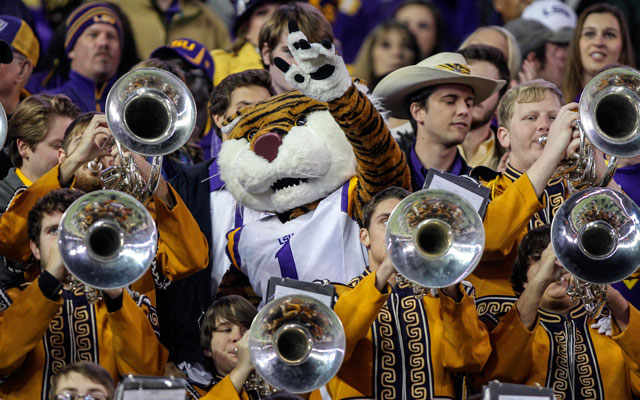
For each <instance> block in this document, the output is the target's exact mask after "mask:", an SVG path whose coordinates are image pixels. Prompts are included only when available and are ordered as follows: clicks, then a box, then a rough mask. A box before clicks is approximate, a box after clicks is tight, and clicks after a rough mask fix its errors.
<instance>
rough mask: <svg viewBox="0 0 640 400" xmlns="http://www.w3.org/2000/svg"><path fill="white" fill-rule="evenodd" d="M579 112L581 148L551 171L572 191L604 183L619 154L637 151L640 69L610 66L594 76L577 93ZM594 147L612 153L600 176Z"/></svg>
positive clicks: (639, 147)
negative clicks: (581, 90) (566, 183)
mask: <svg viewBox="0 0 640 400" xmlns="http://www.w3.org/2000/svg"><path fill="white" fill-rule="evenodd" d="M579 115H580V119H579V120H578V121H577V123H576V125H577V128H578V130H579V132H580V150H579V151H578V152H577V153H576V154H574V157H573V158H570V159H567V160H564V161H563V162H562V163H561V165H560V166H559V167H558V168H557V169H556V172H555V173H554V178H558V177H563V178H565V179H567V180H568V181H569V183H570V185H569V189H570V191H571V192H575V191H578V190H581V189H585V188H588V187H595V186H607V184H608V183H609V181H610V180H611V178H612V177H613V174H614V173H615V171H616V168H617V166H618V157H634V156H637V155H640V71H637V70H635V69H632V68H628V67H619V68H611V69H608V70H606V71H604V72H601V73H599V74H598V75H596V76H595V77H593V78H592V79H591V80H590V81H589V82H588V83H587V85H586V86H585V88H584V90H583V92H582V95H581V97H580V107H579ZM587 139H588V140H589V142H590V143H591V144H588V143H587ZM546 140H547V136H546V135H543V136H541V137H540V139H539V141H540V143H541V144H543V145H544V144H546ZM594 147H595V148H596V149H598V150H600V151H602V152H603V153H604V154H608V155H610V156H613V157H611V159H610V160H609V163H608V165H607V169H606V171H605V173H604V175H603V177H602V178H600V179H598V178H597V176H596V170H595V161H594V150H593V148H594Z"/></svg>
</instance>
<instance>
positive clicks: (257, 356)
mask: <svg viewBox="0 0 640 400" xmlns="http://www.w3.org/2000/svg"><path fill="white" fill-rule="evenodd" d="M345 340H346V339H345V335H344V329H343V327H342V323H341V322H340V319H339V318H338V316H337V315H336V313H335V312H333V310H332V309H331V308H329V307H328V306H326V305H325V304H324V303H322V302H320V301H318V300H316V299H314V298H312V297H309V296H306V295H289V296H283V297H279V298H277V299H274V300H272V301H270V302H269V303H267V304H266V305H265V306H264V307H263V308H262V309H261V310H260V312H259V313H258V315H256V317H255V319H254V320H253V323H252V324H251V329H250V331H249V351H250V353H251V361H252V362H253V365H254V366H255V369H256V372H257V373H258V374H259V375H260V376H261V377H262V378H263V379H264V380H265V381H266V382H267V383H269V384H270V385H271V386H273V387H274V388H277V389H283V390H286V391H289V392H291V393H307V392H311V391H313V390H315V389H318V388H320V387H322V386H324V385H325V384H326V383H327V382H329V380H330V379H331V378H332V377H333V376H334V375H335V374H336V373H337V372H338V369H339V368H340V365H341V364H342V360H343V358H344V352H345V346H346V341H345Z"/></svg>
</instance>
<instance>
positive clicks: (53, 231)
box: [31, 211, 62, 266]
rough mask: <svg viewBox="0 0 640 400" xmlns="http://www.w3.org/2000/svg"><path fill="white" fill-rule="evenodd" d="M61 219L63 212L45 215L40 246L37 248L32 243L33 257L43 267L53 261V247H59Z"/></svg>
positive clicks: (40, 234) (41, 228)
mask: <svg viewBox="0 0 640 400" xmlns="http://www.w3.org/2000/svg"><path fill="white" fill-rule="evenodd" d="M61 219H62V213H61V212H57V211H56V212H54V213H52V214H44V215H43V216H42V223H41V224H40V233H39V236H38V238H39V240H40V244H39V245H38V246H36V245H35V243H33V242H31V243H32V245H31V251H32V252H33V256H34V257H35V258H36V259H37V260H40V265H42V266H45V265H48V263H49V260H50V259H51V252H52V251H55V250H54V247H53V246H57V245H58V225H59V224H60V220H61Z"/></svg>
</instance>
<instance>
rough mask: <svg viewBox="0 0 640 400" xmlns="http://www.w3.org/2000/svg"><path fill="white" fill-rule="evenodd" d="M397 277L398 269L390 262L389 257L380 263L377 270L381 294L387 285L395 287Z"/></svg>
mask: <svg viewBox="0 0 640 400" xmlns="http://www.w3.org/2000/svg"><path fill="white" fill-rule="evenodd" d="M395 276H396V269H395V267H394V266H393V264H392V263H391V260H389V256H388V255H387V256H386V257H385V258H384V260H382V262H381V263H380V266H379V267H378V269H377V270H376V288H377V289H378V291H379V292H380V293H382V291H383V290H384V288H385V286H386V285H387V283H389V284H391V285H393V282H394V281H395Z"/></svg>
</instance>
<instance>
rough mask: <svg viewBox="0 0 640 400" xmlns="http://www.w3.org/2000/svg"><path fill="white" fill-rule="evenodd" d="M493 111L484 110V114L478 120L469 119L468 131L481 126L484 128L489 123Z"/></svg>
mask: <svg viewBox="0 0 640 400" xmlns="http://www.w3.org/2000/svg"><path fill="white" fill-rule="evenodd" d="M495 111H496V110H495V109H493V110H485V111H484V114H482V115H481V116H480V118H478V119H476V118H471V129H469V130H470V131H473V130H476V129H478V128H480V127H481V126H485V125H486V124H487V123H488V122H489V121H491V120H492V119H493V114H494V113H495Z"/></svg>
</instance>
